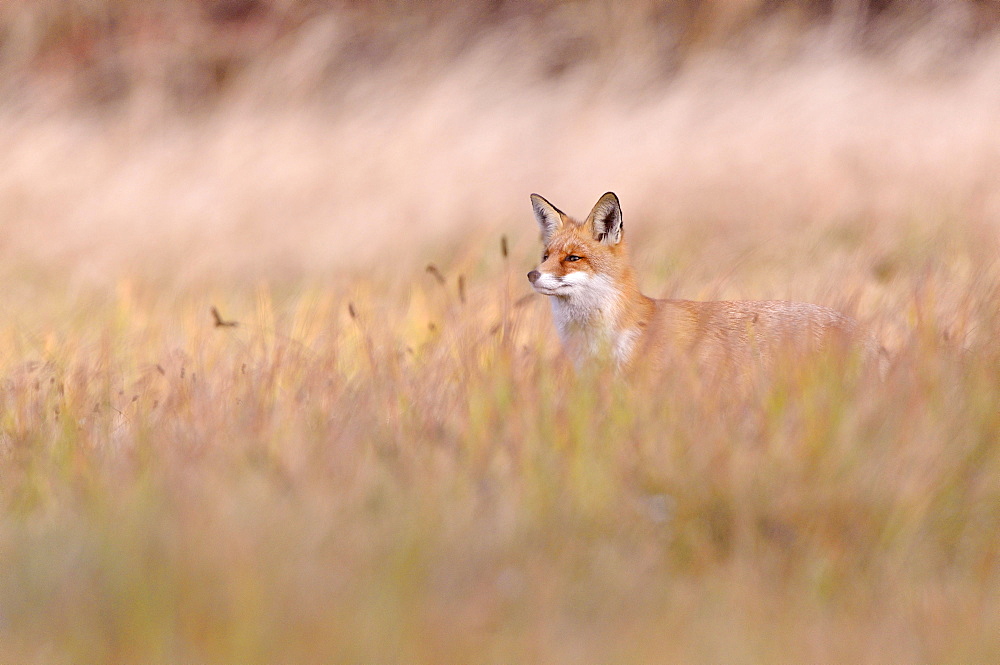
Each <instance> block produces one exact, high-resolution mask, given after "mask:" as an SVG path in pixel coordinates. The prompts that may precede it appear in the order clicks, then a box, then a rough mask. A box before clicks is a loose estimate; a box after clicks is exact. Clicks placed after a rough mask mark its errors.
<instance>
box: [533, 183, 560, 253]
mask: <svg viewBox="0 0 1000 665" xmlns="http://www.w3.org/2000/svg"><path fill="white" fill-rule="evenodd" d="M531 207H532V209H534V211H535V219H536V220H537V221H538V226H540V227H541V229H542V242H544V243H545V244H548V242H549V240H551V239H552V234H554V233H555V232H556V231H557V230H558V229H559V227H561V226H562V225H563V218H565V216H566V215H565V214H564V213H563V211H562V210H560V209H559V208H557V207H555V206H554V205H552V204H551V203H549V202H548V201H546V200H545V199H543V198H542V197H541V196H539V195H538V194H532V195H531Z"/></svg>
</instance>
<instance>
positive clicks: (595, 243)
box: [528, 192, 628, 300]
mask: <svg viewBox="0 0 1000 665" xmlns="http://www.w3.org/2000/svg"><path fill="white" fill-rule="evenodd" d="M531 205H532V207H533V208H534V210H535V219H536V220H537V221H538V225H539V226H540V227H541V230H542V244H543V245H544V247H545V249H544V250H543V252H542V262H541V263H540V264H538V266H537V267H536V268H535V269H534V270H532V271H531V272H529V273H528V281H530V282H531V285H532V286H533V287H534V288H535V290H536V291H538V292H539V293H541V294H544V295H547V296H556V297H559V298H567V299H570V300H574V299H579V298H585V299H591V298H593V296H594V295H595V294H596V293H598V292H600V293H607V292H608V291H609V290H610V291H615V290H616V288H615V287H616V285H618V284H621V283H622V282H623V281H624V278H625V277H626V273H627V271H628V263H627V259H626V256H625V242H624V241H625V236H624V230H623V228H622V210H621V206H620V204H619V203H618V197H617V196H615V194H614V193H613V192H608V193H607V194H605V195H604V196H602V197H601V198H600V199H599V200H598V201H597V204H596V205H595V206H594V209H593V210H591V211H590V215H588V216H587V219H586V220H585V221H583V222H578V221H576V220H574V219H573V218H571V217H569V216H568V215H566V214H565V213H564V212H563V211H561V210H559V209H558V208H556V207H555V206H554V205H552V204H551V203H549V202H548V201H546V200H545V199H543V198H542V197H541V196H539V195H538V194H532V195H531Z"/></svg>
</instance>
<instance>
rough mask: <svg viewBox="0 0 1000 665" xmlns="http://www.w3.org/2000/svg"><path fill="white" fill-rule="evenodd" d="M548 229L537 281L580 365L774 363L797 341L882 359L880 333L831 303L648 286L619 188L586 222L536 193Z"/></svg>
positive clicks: (807, 347)
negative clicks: (688, 293)
mask: <svg viewBox="0 0 1000 665" xmlns="http://www.w3.org/2000/svg"><path fill="white" fill-rule="evenodd" d="M531 204H532V207H533V208H534V211H535V218H536V219H537V220H538V225H539V226H540V227H541V230H542V242H543V244H544V247H545V249H544V252H543V254H542V262H541V263H540V264H539V265H538V267H537V268H535V269H534V270H532V271H531V272H529V273H528V281H530V282H531V285H532V286H533V287H534V289H535V290H536V291H538V292H539V293H541V294H543V295H546V296H549V297H550V298H551V303H552V314H553V316H554V318H555V324H556V328H557V330H558V331H559V336H560V338H561V339H562V342H563V347H564V348H565V349H566V351H567V352H568V353H569V355H570V357H571V358H572V359H573V360H574V362H576V364H577V365H580V364H583V363H585V362H587V361H588V360H591V359H600V358H604V359H607V360H611V361H612V362H613V364H614V365H615V366H617V367H618V368H619V369H624V368H627V367H630V366H636V365H639V364H641V365H643V366H659V365H661V364H662V363H663V362H665V361H666V360H667V358H669V357H671V356H672V357H674V358H688V359H690V360H693V361H695V362H696V363H698V364H699V365H700V366H702V367H705V366H708V367H710V368H714V369H722V368H723V367H728V368H730V369H732V368H735V369H737V370H743V369H747V368H748V367H749V365H750V364H752V363H754V362H763V363H764V365H765V366H766V365H770V364H772V363H773V360H774V358H775V356H776V355H778V354H779V353H787V352H788V351H789V350H794V351H799V352H810V351H818V350H822V349H827V348H845V349H849V348H855V347H857V346H858V345H859V346H860V348H861V351H862V352H863V353H864V354H865V359H866V360H871V359H878V357H879V353H880V346H879V344H878V342H877V341H876V340H875V339H874V337H872V336H871V335H869V334H868V333H867V332H865V331H864V329H863V328H862V326H861V325H860V324H859V323H858V322H857V321H855V320H854V319H852V318H850V317H849V316H846V315H844V314H841V313H840V312H837V311H835V310H832V309H830V308H828V307H822V306H820V305H813V304H809V303H802V302H787V301H782V300H764V301H752V300H742V301H709V302H697V301H691V300H654V299H653V298H649V297H647V296H644V295H643V294H642V292H641V291H639V286H638V283H637V281H636V276H635V272H634V271H633V269H632V266H631V264H630V263H629V260H628V255H627V253H626V248H625V232H624V229H623V226H622V211H621V205H620V204H619V202H618V197H617V196H616V195H615V194H614V193H613V192H608V193H607V194H605V195H604V196H602V197H601V198H600V200H598V202H597V204H596V205H595V206H594V209H593V210H592V211H591V212H590V215H589V216H588V217H587V219H586V220H585V221H584V222H582V223H581V222H578V221H576V220H574V219H572V218H571V217H569V216H567V215H566V214H565V213H563V212H562V211H561V210H559V209H558V208H556V207H555V206H553V205H552V204H551V203H549V202H548V201H546V200H545V199H544V198H542V197H541V196H539V195H538V194H532V195H531Z"/></svg>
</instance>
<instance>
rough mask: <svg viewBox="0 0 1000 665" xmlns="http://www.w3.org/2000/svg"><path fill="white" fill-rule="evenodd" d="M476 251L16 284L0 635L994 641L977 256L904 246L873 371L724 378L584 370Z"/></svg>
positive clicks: (194, 642) (923, 658) (415, 643)
mask: <svg viewBox="0 0 1000 665" xmlns="http://www.w3.org/2000/svg"><path fill="white" fill-rule="evenodd" d="M486 240H487V239H485V238H484V239H483V242H484V244H485V243H486ZM490 244H492V243H490ZM522 258H524V259H525V260H526V261H527V258H526V257H522ZM487 264H489V262H487ZM469 267H470V266H464V267H463V266H445V265H442V266H441V267H440V268H438V269H437V274H430V273H419V272H417V273H415V274H413V275H411V276H410V278H409V279H408V280H407V281H406V282H405V283H403V284H400V283H395V284H394V283H392V282H384V281H383V282H379V281H378V280H374V281H373V280H371V279H362V278H360V277H358V278H352V279H345V280H344V281H343V282H342V283H341V284H339V285H334V286H328V285H327V286H324V287H321V288H317V287H316V285H312V286H310V285H309V284H305V283H300V284H292V285H285V286H284V287H282V288H281V289H277V290H275V289H273V288H272V287H269V286H268V285H266V284H261V285H260V286H259V287H258V288H256V289H251V290H249V291H247V290H243V291H241V290H239V289H230V290H227V291H224V292H223V291H217V292H212V291H211V290H209V291H199V292H173V293H171V292H169V291H167V292H164V290H163V289H162V288H158V287H156V286H155V285H150V284H144V283H143V282H142V281H141V280H135V281H123V282H121V283H120V284H119V285H118V288H117V291H116V292H115V293H114V294H108V295H105V296H103V297H101V296H95V295H94V294H89V295H87V296H86V297H84V298H82V299H81V298H79V297H77V296H72V295H70V296H66V295H59V294H58V293H55V292H52V291H48V292H46V291H44V290H39V291H38V292H37V293H36V295H37V296H38V298H37V299H36V301H35V303H34V306H33V307H28V306H27V305H23V306H22V309H21V310H20V311H14V312H12V311H9V310H8V312H7V315H6V317H7V318H5V321H4V323H3V325H2V326H0V348H3V349H5V350H7V352H5V353H4V354H3V356H2V360H0V377H2V379H3V383H2V386H0V476H2V478H3V479H4V480H3V483H2V491H0V501H2V503H0V515H2V517H0V560H3V561H4V568H5V573H4V580H5V581H4V583H3V584H2V585H0V608H2V613H0V645H2V646H0V659H2V660H4V661H6V662H46V663H77V662H135V663H139V662H141V663H178V662H219V663H224V662H240V663H273V662H428V663H430V662H433V663H468V662H564V663H578V662H636V663H639V662H651V661H659V662H663V661H674V662H767V663H774V662H856V663H861V662H873V663H874V662H894V663H903V662H914V663H917V662H934V663H970V662H983V663H985V662H992V661H995V660H996V659H997V658H998V657H1000V574H998V573H1000V565H998V558H997V557H998V554H1000V551H998V549H1000V535H998V534H1000V483H998V478H1000V446H998V432H1000V408H998V405H1000V373H998V371H997V370H998V368H1000V350H998V348H997V346H996V344H995V343H994V340H993V335H992V334H990V333H989V331H992V330H996V326H997V324H998V323H1000V321H998V318H997V314H996V310H995V303H996V302H997V296H998V293H1000V292H998V285H1000V273H998V272H997V266H996V263H992V264H990V263H989V262H988V261H985V262H982V261H977V263H976V270H973V271H971V272H970V277H969V278H968V279H967V280H966V281H965V282H963V283H961V284H957V285H956V284H951V285H946V284H945V283H944V282H945V281H946V280H945V279H944V278H943V277H941V276H935V275H934V274H933V273H932V272H928V271H926V270H924V271H920V272H919V273H915V274H910V273H907V272H904V273H903V274H901V275H899V276H897V278H896V281H895V282H894V284H895V285H896V287H897V290H896V293H897V294H898V295H899V297H898V298H897V299H896V300H895V302H896V303H897V305H896V307H898V309H897V310H895V311H894V310H892V309H891V308H887V309H884V310H883V311H882V312H880V313H879V314H878V315H877V316H873V317H872V316H870V317H868V320H869V321H871V322H872V323H873V324H874V325H875V327H876V328H878V327H880V326H882V325H883V324H884V323H885V322H886V321H888V320H889V319H890V318H891V317H892V316H895V315H900V316H903V317H905V318H907V319H908V320H910V321H911V322H912V323H913V327H912V328H911V329H910V332H909V333H908V334H906V335H904V336H902V337H900V338H899V339H897V344H896V348H895V349H894V350H895V353H896V365H895V367H894V369H893V371H892V373H891V374H890V376H889V377H888V379H887V380H886V382H884V383H878V382H875V383H872V382H870V381H868V380H864V379H857V380H851V379H848V380H844V379H843V378H842V377H837V376H835V375H834V374H833V373H831V372H829V371H828V370H827V369H824V368H822V367H820V368H815V369H813V370H810V369H804V368H801V367H799V368H796V370H795V371H793V372H790V373H788V374H787V375H784V376H778V377H776V378H775V379H774V380H773V381H768V382H763V383H761V384H759V385H757V386H756V387H755V389H754V390H753V391H751V392H750V393H749V394H742V395H735V394H732V393H729V392H727V391H726V390H725V387H722V389H721V390H720V389H718V387H710V386H705V385H702V384H701V383H700V382H699V380H698V378H697V377H689V376H686V375H684V374H683V373H678V374H676V375H670V376H662V377H659V378H658V379H657V380H655V381H654V382H653V383H651V384H629V383H626V382H624V381H621V380H617V379H614V378H613V377H608V376H602V375H594V376H588V375H576V374H574V373H573V372H571V371H569V370H568V369H567V368H566V367H565V366H564V365H563V364H562V363H561V362H560V361H559V360H558V358H557V357H556V356H555V345H554V344H553V342H552V340H551V338H550V335H551V330H550V328H549V326H550V324H549V322H548V312H547V307H546V306H545V304H544V303H543V302H540V301H541V296H537V297H535V298H531V297H530V296H529V298H528V299H527V300H521V302H520V304H517V303H516V299H518V298H520V296H521V295H522V294H523V293H524V292H525V290H524V289H523V288H516V287H515V288H514V289H512V292H513V294H514V295H513V296H505V295H504V293H505V287H504V283H505V277H504V272H503V269H502V268H501V267H500V266H498V265H496V264H495V263H494V264H493V268H492V269H488V270H482V271H481V273H480V276H479V277H476V278H470V279H468V280H466V279H463V282H464V287H465V288H464V292H463V294H462V295H463V296H464V299H465V302H464V303H463V301H462V300H461V299H460V296H459V291H458V289H457V278H458V273H459V271H460V269H462V270H467V269H468V268H469ZM751 268H752V266H751ZM474 272H475V271H471V273H472V274H474ZM438 276H440V277H441V278H443V280H444V283H443V284H442V283H440V282H439V280H438ZM517 277H518V278H519V277H520V272H518V273H517ZM463 278H464V275H463ZM859 278H862V279H866V278H865V277H864V276H863V275H859ZM516 284H520V279H518V281H517V282H516ZM966 289H972V290H974V291H975V296H976V297H975V298H973V301H974V303H975V304H973V305H972V306H971V307H969V306H968V304H967V303H965V302H962V301H959V300H955V299H954V298H953V297H952V296H950V295H945V296H944V297H942V296H941V294H955V293H958V292H961V291H963V290H966ZM907 293H908V295H904V294H907ZM933 294H936V295H933ZM932 300H934V301H935V302H933V303H932V302H931V301H932ZM512 301H514V302H512ZM210 304H214V305H216V306H218V307H219V309H220V310H221V313H222V315H223V318H225V319H229V318H236V319H239V324H240V325H239V326H238V327H217V326H215V325H214V323H213V319H212V317H211V316H210V314H209V311H208V307H209V305H210ZM920 310H923V311H925V312H926V311H931V310H934V311H936V312H938V313H939V315H936V316H935V317H933V318H929V317H925V318H923V319H920V318H919V317H916V318H915V314H914V313H915V312H917V311H920ZM504 311H508V312H509V317H508V319H507V325H506V326H505V325H504V314H503V312H504ZM947 313H951V314H957V313H962V315H963V316H962V317H960V318H961V319H962V321H963V322H964V323H963V328H962V331H961V332H962V338H961V340H956V339H955V335H953V334H952V335H949V337H950V338H951V341H950V342H949V341H946V340H945V339H944V337H945V336H944V335H943V332H944V331H943V330H942V329H941V327H940V325H939V322H940V321H941V320H943V318H946V315H947ZM19 318H20V319H21V320H30V321H32V323H31V324H30V325H27V326H18V325H15V324H12V323H11V322H12V321H17V320H18V319H19ZM498 324H499V325H498ZM974 329H979V330H982V331H984V332H986V334H983V335H979V336H975V337H972V336H970V335H969V334H968V333H970V331H972V330H974ZM504 330H506V337H505V336H504Z"/></svg>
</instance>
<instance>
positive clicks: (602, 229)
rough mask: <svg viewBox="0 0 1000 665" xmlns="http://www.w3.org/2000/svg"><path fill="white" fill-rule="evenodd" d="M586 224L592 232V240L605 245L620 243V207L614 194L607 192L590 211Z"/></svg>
mask: <svg viewBox="0 0 1000 665" xmlns="http://www.w3.org/2000/svg"><path fill="white" fill-rule="evenodd" d="M587 224H588V225H589V226H590V228H591V229H593V231H594V239H595V240H597V242H603V243H604V244H606V245H617V244H618V243H620V242H621V241H622V207H621V204H620V203H618V197H617V196H615V193H614V192H608V193H607V194H605V195H604V196H602V197H601V198H600V199H598V201H597V205H595V206H594V209H593V210H591V211H590V216H589V217H587Z"/></svg>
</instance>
